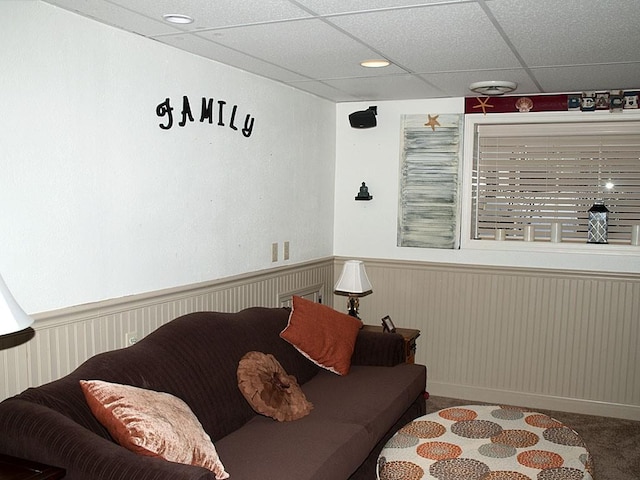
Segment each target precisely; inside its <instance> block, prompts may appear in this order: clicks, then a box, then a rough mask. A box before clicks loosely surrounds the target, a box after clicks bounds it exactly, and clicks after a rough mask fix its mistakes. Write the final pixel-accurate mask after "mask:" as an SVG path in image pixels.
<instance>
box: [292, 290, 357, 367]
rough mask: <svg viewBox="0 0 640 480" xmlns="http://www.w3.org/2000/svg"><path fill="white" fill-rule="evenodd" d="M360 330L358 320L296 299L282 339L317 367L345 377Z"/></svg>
mask: <svg viewBox="0 0 640 480" xmlns="http://www.w3.org/2000/svg"><path fill="white" fill-rule="evenodd" d="M361 328H362V322H361V321H360V319H358V318H355V317H351V316H349V315H345V314H344V313H340V312H338V311H337V310H334V309H333V308H330V307H327V306H326V305H322V304H320V303H315V302H312V301H310V300H306V299H304V298H302V297H297V296H294V297H293V309H292V311H291V314H290V315H289V323H288V324H287V327H286V328H285V329H284V330H283V331H282V332H281V333H280V336H281V337H282V338H284V339H285V340H286V341H287V342H289V343H291V344H292V345H293V346H294V347H296V348H297V349H298V350H299V351H300V352H301V353H302V354H303V355H305V356H306V357H307V358H309V359H310V360H311V361H313V362H314V363H316V364H317V365H319V366H321V367H323V368H326V369H327V370H329V371H331V372H333V373H337V374H338V375H346V374H347V373H349V368H350V367H351V355H352V354H353V349H354V346H355V343H356V337H357V336H358V331H359V330H360V329H361Z"/></svg>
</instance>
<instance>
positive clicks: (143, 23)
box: [47, 0, 180, 36]
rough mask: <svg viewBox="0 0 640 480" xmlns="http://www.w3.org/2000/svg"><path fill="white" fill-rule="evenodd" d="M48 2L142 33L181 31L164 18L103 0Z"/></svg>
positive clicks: (157, 33) (54, 0)
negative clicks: (153, 16) (154, 17)
mask: <svg viewBox="0 0 640 480" xmlns="http://www.w3.org/2000/svg"><path fill="white" fill-rule="evenodd" d="M47 3H50V4H52V5H56V6H58V7H61V8H64V9H66V10H70V11H72V12H76V13H79V14H81V15H83V16H85V17H89V18H92V19H94V20H98V21H99V22H102V23H106V24H108V25H113V26H116V27H118V28H121V29H123V30H127V31H129V32H135V33H139V34H140V35H145V36H149V35H162V34H169V33H176V32H180V29H179V28H177V27H174V26H173V25H169V24H168V23H166V22H165V21H163V20H162V18H157V19H152V18H149V17H147V16H146V15H141V14H139V13H136V12H133V11H131V10H129V9H127V8H122V7H120V6H117V5H114V4H112V3H109V2H104V1H101V0H88V1H84V2H78V0H47Z"/></svg>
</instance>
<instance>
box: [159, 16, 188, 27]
mask: <svg viewBox="0 0 640 480" xmlns="http://www.w3.org/2000/svg"><path fill="white" fill-rule="evenodd" d="M162 18H164V21H165V22H169V23H177V24H180V25H186V24H188V23H193V18H191V17H190V16H189V15H182V14H181V13H167V14H165V15H163V16H162Z"/></svg>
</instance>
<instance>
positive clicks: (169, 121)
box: [156, 95, 255, 138]
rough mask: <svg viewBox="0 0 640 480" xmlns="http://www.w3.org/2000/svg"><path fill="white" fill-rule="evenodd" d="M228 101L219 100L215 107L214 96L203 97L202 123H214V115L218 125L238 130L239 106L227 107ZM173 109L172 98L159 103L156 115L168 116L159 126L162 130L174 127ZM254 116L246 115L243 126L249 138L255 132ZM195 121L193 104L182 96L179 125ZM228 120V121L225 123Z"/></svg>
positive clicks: (243, 133) (182, 125)
mask: <svg viewBox="0 0 640 480" xmlns="http://www.w3.org/2000/svg"><path fill="white" fill-rule="evenodd" d="M226 104H227V102H225V101H224V100H218V101H217V108H214V102H213V98H205V97H202V104H201V108H200V123H204V122H205V121H208V122H209V124H213V120H214V117H216V120H217V125H218V126H219V127H224V126H228V127H229V128H230V129H232V130H238V127H237V125H236V115H237V113H238V106H237V105H233V107H231V108H230V109H229V108H226V107H225V105H226ZM173 110H174V107H172V106H171V99H170V98H166V99H165V100H164V102H162V103H160V104H158V106H157V107H156V115H157V116H158V117H160V118H162V117H166V123H164V124H163V123H160V124H158V126H159V127H160V128H161V129H162V130H169V129H170V128H171V127H173ZM254 120H255V119H254V118H253V117H252V116H251V114H249V113H247V115H245V117H244V127H242V130H240V131H241V132H242V135H244V136H245V137H247V138H249V137H250V136H251V133H252V132H253V123H254ZM192 122H194V119H193V113H192V111H191V104H190V103H189V97H187V96H186V95H184V96H183V97H182V110H181V112H180V121H179V122H178V126H179V127H184V126H185V125H186V124H187V123H192ZM225 122H226V123H225Z"/></svg>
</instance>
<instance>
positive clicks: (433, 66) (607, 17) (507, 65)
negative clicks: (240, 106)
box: [0, 0, 640, 102]
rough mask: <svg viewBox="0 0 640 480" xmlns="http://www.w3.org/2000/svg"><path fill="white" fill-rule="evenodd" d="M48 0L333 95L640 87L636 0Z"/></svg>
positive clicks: (399, 96) (400, 96)
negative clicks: (375, 65)
mask: <svg viewBox="0 0 640 480" xmlns="http://www.w3.org/2000/svg"><path fill="white" fill-rule="evenodd" d="M41 1H44V2H45V3H48V4H51V5H54V6H56V7H60V8H64V9H66V10H69V11H71V12H74V13H77V14H79V15H83V16H86V17H88V18H92V19H94V20H97V21H99V22H102V23H105V24H108V25H111V26H115V27H117V28H121V29H123V30H126V31H130V32H133V33H136V34H139V35H143V36H146V37H148V38H149V39H152V40H155V41H158V42H162V43H166V44H167V45H171V46H172V47H175V48H179V49H181V50H184V51H187V52H190V53H193V54H195V55H199V56H202V57H205V58H208V59H212V60H215V61H218V62H221V63H225V64H228V65H231V66H234V67H237V68H240V69H242V70H246V71H248V72H251V73H254V74H256V75H260V76H263V77H266V78H270V79H273V80H275V81H278V82H282V83H286V84H288V85H290V86H292V87H294V88H299V89H301V90H304V91H307V92H310V93H313V94H315V95H318V96H321V97H323V98H327V99H330V100H333V101H335V102H342V101H356V100H360V101H368V100H404V99H410V98H435V97H461V96H469V95H472V93H471V92H470V91H469V89H468V87H469V84H470V83H472V82H477V81H483V80H507V81H513V82H516V83H517V84H518V88H517V89H516V91H515V92H514V93H515V94H522V95H524V94H536V93H554V92H580V91H585V90H610V89H636V88H640V33H639V32H640V29H639V28H638V25H640V0H607V1H606V2H605V1H602V0H535V1H532V0H426V1H425V0H423V1H419V0H414V1H411V0H260V1H259V2H257V1H248V0H216V1H211V0H41ZM1 8H2V7H1V3H0V9H1ZM170 13H174V14H175V13H177V14H184V15H189V16H191V17H193V19H194V22H193V23H191V24H186V25H173V24H169V23H167V22H165V21H164V20H163V18H162V16H163V15H164V14H170ZM371 58H386V59H387V60H389V61H391V62H392V63H391V65H390V66H389V67H386V68H382V69H367V68H364V67H362V66H361V65H360V62H361V61H363V60H368V59H371Z"/></svg>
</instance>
